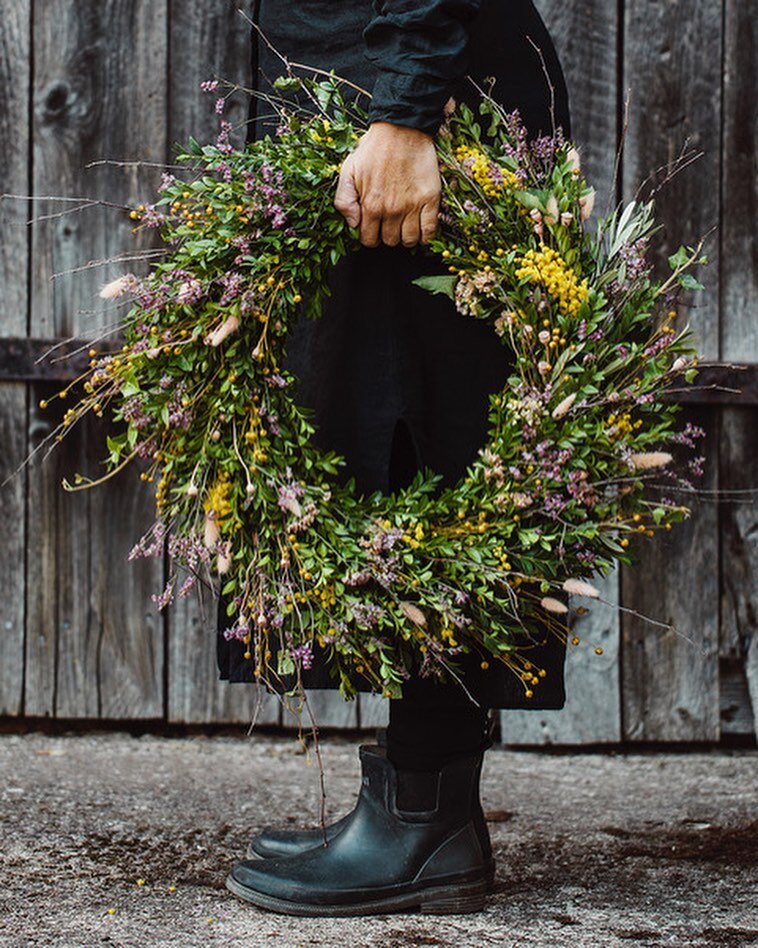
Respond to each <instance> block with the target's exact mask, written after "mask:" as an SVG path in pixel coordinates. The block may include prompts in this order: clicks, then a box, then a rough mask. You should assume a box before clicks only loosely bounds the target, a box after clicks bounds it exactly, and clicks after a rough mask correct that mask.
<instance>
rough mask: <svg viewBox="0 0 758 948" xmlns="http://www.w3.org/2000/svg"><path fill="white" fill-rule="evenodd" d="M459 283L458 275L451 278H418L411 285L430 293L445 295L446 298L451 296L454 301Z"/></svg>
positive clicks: (452, 275)
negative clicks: (456, 285) (413, 284)
mask: <svg viewBox="0 0 758 948" xmlns="http://www.w3.org/2000/svg"><path fill="white" fill-rule="evenodd" d="M457 281H458V277H457V275H455V274H450V275H449V276H422V277H417V278H416V279H415V280H411V283H415V284H416V286H420V287H421V289H422V290H428V292H429V293H444V294H445V296H449V297H450V299H451V300H454V299H455V284H456V283H457Z"/></svg>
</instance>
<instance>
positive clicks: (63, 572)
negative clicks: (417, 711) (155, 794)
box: [26, 0, 167, 718]
mask: <svg viewBox="0 0 758 948" xmlns="http://www.w3.org/2000/svg"><path fill="white" fill-rule="evenodd" d="M165 15H166V9H165V0H153V2H146V0H137V2H131V3H124V2H119V0H106V2H102V3H98V4H81V5H73V4H71V3H67V2H65V0H50V2H49V3H45V4H44V5H37V6H36V7H35V18H34V23H33V42H34V61H35V67H36V68H35V75H34V88H33V108H34V111H33V116H34V126H33V190H34V193H35V194H39V195H49V194H53V195H72V196H81V195H85V196H87V197H93V196H95V197H100V198H106V199H108V200H109V201H115V202H122V203H124V204H130V205H133V204H136V203H138V201H139V200H140V199H141V198H143V197H144V193H145V189H146V186H147V184H148V181H150V182H152V184H153V186H154V185H155V184H156V183H157V178H158V176H159V174H158V172H157V170H156V169H155V168H145V167H144V166H142V167H139V169H138V168H137V167H136V166H133V165H129V166H127V167H124V168H117V167H115V166H114V165H112V164H107V163H105V164H98V165H96V166H94V167H93V168H90V169H88V168H86V167H85V165H86V163H87V162H89V161H99V160H102V159H104V158H107V159H115V160H117V161H121V160H130V159H137V158H139V159H144V160H147V161H160V160H161V159H162V158H163V155H164V153H165V142H166V131H165V116H166V100H165V75H166V68H167V64H166V43H165ZM63 207H65V208H66V210H67V211H69V213H66V214H63V215H61V216H53V217H52V219H50V220H48V221H41V222H38V223H36V224H35V225H34V228H33V240H32V252H33V258H34V267H33V281H32V286H31V304H32V305H31V312H32V318H31V324H30V327H29V329H30V332H31V334H32V335H36V336H43V337H51V336H69V335H73V334H78V335H82V336H84V337H85V338H92V336H93V335H94V334H95V333H96V331H97V330H98V329H99V328H100V327H102V326H104V325H106V324H107V323H109V322H112V321H113V320H114V318H115V315H116V310H115V309H114V308H113V307H112V306H111V307H107V306H106V305H100V304H104V301H103V300H100V299H99V298H98V296H97V292H98V289H99V286H100V285H101V283H102V282H104V281H105V280H107V279H110V278H112V277H114V276H116V275H117V274H119V273H121V272H123V271H124V269H125V268H124V265H123V264H121V263H117V262H113V263H109V264H108V265H107V266H85V265H86V264H87V262H88V261H97V260H102V259H104V258H110V257H113V256H117V255H120V254H122V253H124V252H128V253H129V254H133V253H134V252H135V251H138V250H139V249H140V248H146V247H148V246H150V245H151V244H152V243H154V237H153V235H152V234H151V233H147V234H139V235H137V236H135V235H133V234H132V222H131V221H130V220H129V217H128V214H127V213H126V211H123V212H120V211H119V210H118V209H114V208H112V207H109V208H106V207H100V206H96V207H90V208H87V209H86V210H78V211H76V212H75V213H70V210H71V206H70V205H68V206H66V205H63ZM60 210H61V207H60V206H59V205H58V204H57V203H56V202H54V201H49V202H40V204H38V205H37V211H38V213H40V212H44V211H53V212H59V211H60ZM129 266H130V267H131V268H132V269H133V270H135V271H138V272H144V271H143V270H140V266H139V262H137V263H134V262H133V261H132V262H130V264H129ZM82 267H84V269H80V268H82ZM76 269H78V272H68V271H70V270H76ZM41 394H42V392H40V391H35V402H36V399H37V398H38V397H39V396H40V395H41ZM72 397H73V396H72ZM56 404H57V403H56ZM48 424H49V422H47V421H46V420H45V419H43V418H41V417H40V414H39V412H38V410H37V409H35V410H34V411H33V412H32V416H31V418H30V443H33V442H34V441H35V440H36V439H37V438H38V437H39V435H40V434H41V433H42V432H43V431H44V430H45V427H46V425H48ZM103 444H104V441H103V432H102V431H101V430H99V426H98V425H95V424H88V425H86V426H84V427H83V428H82V430H81V431H80V432H75V433H74V434H73V435H72V436H71V439H70V440H68V439H67V440H66V441H64V443H63V444H62V445H61V446H59V448H58V449H57V453H56V455H55V456H54V457H53V458H52V459H51V460H50V461H49V462H48V463H46V464H45V463H37V464H35V465H34V466H33V468H32V469H31V471H30V487H29V508H28V522H29V544H28V553H27V571H28V584H27V588H28V597H27V613H28V624H29V635H28V636H27V650H26V662H27V689H26V694H27V708H26V710H27V713H29V714H55V715H57V716H59V717H67V718H68V717H72V718H74V717H104V718H111V717H135V718H139V717H148V718H156V717H162V715H163V694H162V693H163V684H162V679H163V629H162V620H161V619H160V617H158V616H157V614H156V611H155V607H154V606H153V605H152V603H151V602H150V593H151V592H153V591H160V588H161V580H162V565H161V564H160V563H159V562H146V561H141V563H140V564H139V565H137V566H128V565H127V563H126V557H127V554H128V552H129V549H130V547H131V545H132V544H133V542H134V541H135V540H136V539H137V538H138V537H139V536H140V534H141V532H142V530H143V529H144V528H145V527H147V525H148V524H149V523H150V521H151V519H152V502H151V498H150V496H149V493H148V491H146V490H144V489H141V488H140V482H139V481H138V479H137V474H136V471H130V472H128V474H127V475H126V476H125V477H123V478H119V479H118V480H114V481H113V482H112V483H110V484H109V485H107V486H105V487H99V488H97V489H95V490H93V491H91V492H87V493H86V494H73V495H71V494H64V493H63V491H62V490H61V487H60V477H61V475H62V474H63V473H64V472H65V473H68V474H70V473H73V472H74V471H76V470H82V471H85V472H87V473H90V474H96V473H98V472H99V471H100V470H102V469H101V468H100V467H99V459H100V457H101V456H102V454H103V451H102V450H100V449H99V448H98V446H100V445H103Z"/></svg>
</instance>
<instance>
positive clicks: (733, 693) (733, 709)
mask: <svg viewBox="0 0 758 948" xmlns="http://www.w3.org/2000/svg"><path fill="white" fill-rule="evenodd" d="M724 26H725V36H724V51H725V55H724V83H723V88H724V119H723V125H722V129H723V131H722V141H721V149H722V188H721V193H722V200H723V207H722V222H721V231H720V233H721V346H722V351H721V357H722V359H724V360H726V361H735V362H743V361H749V362H758V319H756V314H757V313H758V261H756V242H755V221H756V217H757V216H758V168H757V167H756V148H755V129H756V118H757V116H756V112H757V111H758V109H757V108H756V96H755V88H756V83H758V69H757V68H756V43H757V42H758V36H757V35H756V33H757V32H758V2H757V0H740V2H737V0H726V6H725V21H724ZM720 483H721V487H722V489H723V490H725V491H735V492H739V491H742V492H745V491H749V490H751V489H752V490H755V488H756V485H758V414H757V413H756V411H755V409H752V410H751V409H749V408H727V409H725V410H724V414H723V421H722V447H721V470H720ZM721 540H722V550H721V572H722V577H723V586H722V590H721V641H720V654H721V665H722V669H723V671H724V675H725V676H728V675H730V674H731V676H732V678H733V681H732V682H731V683H732V684H736V686H737V687H736V688H729V689H728V692H727V688H726V686H727V684H728V683H729V680H728V679H727V680H724V679H722V681H723V682H724V686H725V688H724V690H725V692H727V694H726V695H725V697H726V698H728V699H730V700H727V701H722V715H729V717H728V718H727V720H726V721H725V725H726V727H727V729H728V730H731V731H732V732H736V729H737V728H739V729H740V730H739V731H738V733H746V732H747V729H748V728H750V727H751V719H752V730H753V732H754V733H755V728H756V722H758V618H757V617H758V601H757V600H758V498H756V496H755V494H752V495H751V494H749V493H738V494H735V495H734V500H733V501H731V502H730V503H727V504H724V505H723V506H722V507H721ZM746 697H747V702H746V701H745V699H746ZM745 703H749V704H750V705H752V707H744V704H745Z"/></svg>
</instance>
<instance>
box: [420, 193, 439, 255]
mask: <svg viewBox="0 0 758 948" xmlns="http://www.w3.org/2000/svg"><path fill="white" fill-rule="evenodd" d="M439 207H440V202H439V198H438V199H437V200H436V201H432V202H430V203H429V204H424V206H423V207H422V208H421V243H422V244H428V243H429V241H430V240H431V239H432V237H434V235H435V234H436V232H437V223H438V217H439Z"/></svg>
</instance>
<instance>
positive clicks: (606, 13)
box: [501, 0, 621, 745]
mask: <svg viewBox="0 0 758 948" xmlns="http://www.w3.org/2000/svg"><path fill="white" fill-rule="evenodd" d="M538 7H539V9H540V12H541V14H542V16H543V18H544V20H545V23H546V25H547V27H548V29H549V30H550V34H551V36H552V37H553V40H554V42H555V45H556V48H557V50H558V55H559V57H560V59H561V64H562V66H563V69H564V72H565V74H566V83H567V85H568V89H569V103H570V108H571V124H572V130H571V131H572V138H573V139H574V141H575V142H576V143H577V146H578V148H579V150H580V154H581V160H582V167H583V170H584V173H585V174H586V176H587V179H588V180H589V181H591V182H592V184H593V186H594V187H595V188H596V190H597V193H598V202H597V205H598V208H599V209H600V212H601V213H605V209H606V207H607V206H608V205H609V203H610V206H613V203H614V202H615V193H614V192H615V188H614V181H613V169H614V163H615V155H616V148H617V142H618V129H617V112H618V107H617V68H618V63H617V41H618V28H619V25H618V20H617V12H616V4H610V3H604V2H601V0H580V2H577V3H571V4H567V3H561V2H559V0H539V2H538ZM618 583H619V581H618V574H617V572H615V571H614V573H613V574H612V575H611V576H609V577H607V578H606V579H604V580H603V581H602V594H603V597H604V598H605V599H606V600H607V603H608V604H607V605H604V606H597V607H595V608H593V610H592V611H591V612H590V613H589V614H588V615H587V616H585V617H584V619H582V620H581V621H580V622H578V624H577V634H578V635H580V636H581V637H582V638H583V639H584V640H590V639H591V640H592V641H593V643H594V644H596V645H602V646H603V649H604V654H603V655H602V656H597V655H595V654H594V652H593V651H592V650H591V649H590V648H589V647H587V646H585V645H581V646H579V647H573V646H569V648H568V652H567V655H566V671H565V674H566V678H565V681H566V705H565V707H564V708H563V709H561V710H560V711H520V710H512V711H503V712H502V713H501V737H502V740H503V742H505V743H508V744H514V745H518V744H542V743H563V744H580V743H597V742H602V741H616V740H618V739H619V737H620V711H619V708H620V700H621V699H620V694H619V687H620V685H619V670H618V653H619V621H618V613H617V609H616V604H617V603H618V592H619V590H618Z"/></svg>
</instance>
